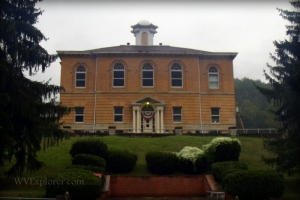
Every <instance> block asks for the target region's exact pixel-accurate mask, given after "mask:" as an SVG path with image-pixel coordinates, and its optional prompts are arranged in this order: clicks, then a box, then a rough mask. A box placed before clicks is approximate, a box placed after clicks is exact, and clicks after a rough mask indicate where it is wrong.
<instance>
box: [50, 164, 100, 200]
mask: <svg viewBox="0 0 300 200" xmlns="http://www.w3.org/2000/svg"><path fill="white" fill-rule="evenodd" d="M103 183H104V179H103V178H101V179H100V178H98V177H96V176H94V175H93V173H92V172H91V171H88V170H83V169H78V168H76V169H66V170H64V171H62V172H61V173H59V174H58V175H56V176H53V177H48V178H47V185H46V196H47V197H49V198H55V197H56V196H57V195H64V194H65V193H66V192H67V191H68V192H69V194H70V196H71V198H72V200H82V199H97V198H99V197H100V195H101V188H102V187H103Z"/></svg>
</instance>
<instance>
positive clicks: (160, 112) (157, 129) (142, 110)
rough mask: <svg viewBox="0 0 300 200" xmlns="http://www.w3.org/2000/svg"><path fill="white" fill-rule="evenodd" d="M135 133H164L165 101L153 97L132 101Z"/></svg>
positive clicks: (133, 130)
mask: <svg viewBox="0 0 300 200" xmlns="http://www.w3.org/2000/svg"><path fill="white" fill-rule="evenodd" d="M131 106H132V132H133V133H164V131H165V130H164V106H165V103H164V102H163V101H160V100H158V99H155V98H153V97H149V96H147V97H143V98H140V99H137V100H135V101H133V102H132V103H131Z"/></svg>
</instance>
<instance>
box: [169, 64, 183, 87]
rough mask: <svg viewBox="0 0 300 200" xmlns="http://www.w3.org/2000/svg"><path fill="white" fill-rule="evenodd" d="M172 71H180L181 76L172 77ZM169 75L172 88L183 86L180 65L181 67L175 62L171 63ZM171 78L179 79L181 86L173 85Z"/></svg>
mask: <svg viewBox="0 0 300 200" xmlns="http://www.w3.org/2000/svg"><path fill="white" fill-rule="evenodd" d="M172 72H180V73H181V78H173V77H172ZM170 76H171V87H172V88H182V87H183V73H182V67H181V66H180V65H179V64H177V63H175V64H173V65H172V67H171V74H170ZM173 80H181V86H174V85H173Z"/></svg>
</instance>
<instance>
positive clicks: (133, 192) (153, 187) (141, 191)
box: [110, 175, 209, 197]
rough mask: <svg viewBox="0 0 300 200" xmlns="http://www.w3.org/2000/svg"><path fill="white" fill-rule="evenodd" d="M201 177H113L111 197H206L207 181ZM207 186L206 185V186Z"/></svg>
mask: <svg viewBox="0 0 300 200" xmlns="http://www.w3.org/2000/svg"><path fill="white" fill-rule="evenodd" d="M204 179H205V177H204V176H203V175H199V176H111V177H110V196H111V197H142V196H144V197H145V196H148V197H159V196H161V197H163V196H169V197H172V196H174V197H175V196H177V197H185V196H186V197H187V196H189V197H192V196H205V195H206V189H208V188H209V186H207V181H206V182H204ZM204 184H206V185H204Z"/></svg>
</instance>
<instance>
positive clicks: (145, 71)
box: [142, 63, 154, 87]
mask: <svg viewBox="0 0 300 200" xmlns="http://www.w3.org/2000/svg"><path fill="white" fill-rule="evenodd" d="M153 78H154V72H153V67H152V66H151V65H150V64H148V63H147V64H145V65H144V66H143V68H142V86H143V87H153V86H154V83H153Z"/></svg>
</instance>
